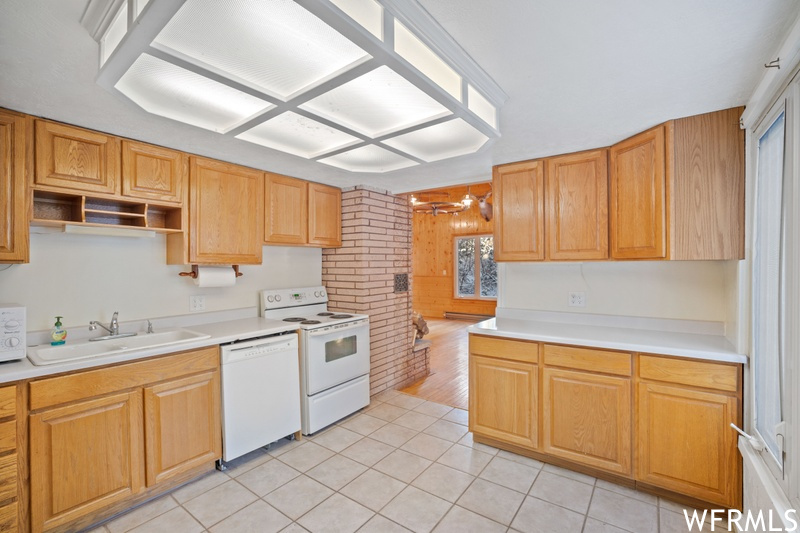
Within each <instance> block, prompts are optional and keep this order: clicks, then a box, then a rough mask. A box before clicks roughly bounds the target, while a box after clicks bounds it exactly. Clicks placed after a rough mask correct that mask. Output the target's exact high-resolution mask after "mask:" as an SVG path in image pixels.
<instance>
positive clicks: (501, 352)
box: [469, 335, 539, 363]
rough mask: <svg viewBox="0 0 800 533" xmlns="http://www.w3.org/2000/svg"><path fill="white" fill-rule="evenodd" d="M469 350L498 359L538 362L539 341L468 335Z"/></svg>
mask: <svg viewBox="0 0 800 533" xmlns="http://www.w3.org/2000/svg"><path fill="white" fill-rule="evenodd" d="M469 352H470V353H473V354H476V355H485V356H487V357H497V358H499V359H511V360H513V361H525V362H527V363H538V362H539V343H537V342H528V341H517V340H510V339H501V338H497V337H482V336H480V335H470V336H469Z"/></svg>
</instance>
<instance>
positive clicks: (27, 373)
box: [0, 317, 297, 383]
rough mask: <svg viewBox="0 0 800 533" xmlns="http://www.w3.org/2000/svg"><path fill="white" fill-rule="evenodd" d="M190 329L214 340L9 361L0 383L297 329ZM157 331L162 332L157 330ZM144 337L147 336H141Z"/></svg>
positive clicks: (264, 325)
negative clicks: (50, 360)
mask: <svg viewBox="0 0 800 533" xmlns="http://www.w3.org/2000/svg"><path fill="white" fill-rule="evenodd" d="M186 328H187V329H191V330H192V331H196V332H198V333H203V334H205V335H210V337H207V338H204V339H198V340H196V341H189V342H184V343H181V344H172V345H169V346H160V347H157V348H150V349H144V350H137V351H134V352H127V353H121V354H111V355H104V356H101V357H94V358H90V359H82V360H78V361H68V362H64V363H56V364H52V365H45V366H35V365H33V364H32V363H31V362H30V361H29V360H28V359H27V358H25V359H21V360H19V361H9V362H6V363H0V383H10V382H12V381H19V380H22V379H31V378H38V377H43V376H49V375H52V374H60V373H62V372H72V371H74V370H82V369H86V368H92V367H96V366H103V365H109V364H113V363H123V362H126V361H135V360H137V359H145V358H147V357H154V356H156V355H163V354H165V353H172V352H182V351H185V350H194V349H197V348H203V347H206V346H213V345H217V344H225V343H228V342H233V341H236V340H241V339H251V338H254V337H263V336H265V335H275V334H278V333H283V332H286V331H293V330H296V329H297V326H296V325H294V324H291V323H288V322H283V321H282V320H269V319H266V318H260V317H252V318H240V319H237V320H228V321H224V322H213V323H207V324H198V325H191V326H187V327H186ZM156 331H159V330H158V329H156ZM140 335H145V334H143V333H141V334H140Z"/></svg>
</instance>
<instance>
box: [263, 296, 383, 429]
mask: <svg viewBox="0 0 800 533" xmlns="http://www.w3.org/2000/svg"><path fill="white" fill-rule="evenodd" d="M327 303H328V294H327V291H326V290H325V287H306V288H302V289H279V290H264V291H261V309H262V316H263V317H264V318H269V319H272V320H284V321H286V322H290V323H294V324H295V325H296V326H297V328H298V329H299V332H300V398H301V406H302V422H303V434H304V435H310V434H313V433H316V432H317V431H319V430H320V429H322V428H324V427H326V426H329V425H330V424H333V423H334V422H336V421H338V420H341V419H342V418H344V417H346V416H347V415H349V414H351V413H354V412H355V411H358V410H359V409H361V408H362V407H366V406H367V405H369V342H370V340H369V316H368V315H360V314H353V313H335V312H332V311H328V305H327Z"/></svg>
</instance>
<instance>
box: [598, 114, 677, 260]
mask: <svg viewBox="0 0 800 533" xmlns="http://www.w3.org/2000/svg"><path fill="white" fill-rule="evenodd" d="M664 139H665V128H664V125H659V126H656V127H655V128H652V129H649V130H647V131H644V132H642V133H640V134H638V135H635V136H633V137H631V138H629V139H626V140H624V141H622V142H620V143H617V144H615V145H614V146H612V147H611V148H610V149H609V176H610V183H609V185H610V186H609V196H610V203H609V228H610V231H611V239H610V243H611V254H610V255H611V257H612V258H615V259H664V258H666V257H667V235H666V230H667V229H668V225H667V221H666V212H667V209H666V207H667V199H666V161H665V157H666V156H665V150H666V147H665V144H664V143H665V140H664ZM626 158H628V159H626ZM623 163H624V166H623ZM633 172H636V173H637V174H636V175H629V174H631V173H633ZM641 172H645V174H640V173H641ZM632 232H635V233H632Z"/></svg>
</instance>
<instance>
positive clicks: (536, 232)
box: [492, 161, 544, 261]
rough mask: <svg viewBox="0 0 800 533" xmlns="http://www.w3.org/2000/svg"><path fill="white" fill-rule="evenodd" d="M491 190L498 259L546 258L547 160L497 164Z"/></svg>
mask: <svg viewBox="0 0 800 533" xmlns="http://www.w3.org/2000/svg"><path fill="white" fill-rule="evenodd" d="M492 190H493V192H494V198H495V199H494V259H495V261H539V260H542V259H544V162H543V161H524V162H521V163H510V164H507V165H500V166H496V167H494V169H493V172H492Z"/></svg>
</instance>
